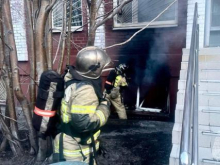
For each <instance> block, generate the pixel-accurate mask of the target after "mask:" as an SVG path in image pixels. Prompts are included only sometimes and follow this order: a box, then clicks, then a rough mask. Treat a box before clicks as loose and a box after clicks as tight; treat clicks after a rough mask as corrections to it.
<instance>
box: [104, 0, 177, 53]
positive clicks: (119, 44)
mask: <svg viewBox="0 0 220 165" xmlns="http://www.w3.org/2000/svg"><path fill="white" fill-rule="evenodd" d="M176 1H177V0H174V1H173V2H172V3H170V5H169V6H168V7H167V8H166V9H164V10H163V11H162V12H161V13H160V14H158V15H157V16H156V17H155V18H154V19H153V20H152V21H150V22H149V23H148V24H147V25H146V26H144V27H143V28H142V29H140V30H138V31H137V32H136V33H134V34H133V35H132V36H131V37H130V38H129V39H127V40H126V41H124V42H122V43H118V44H114V45H111V46H107V47H105V48H103V49H104V50H106V49H109V48H113V47H115V46H121V45H124V44H126V43H128V42H129V41H131V40H132V39H133V38H134V37H135V36H136V35H137V34H138V33H140V32H142V31H143V30H144V29H146V28H147V27H148V26H149V25H150V24H151V23H152V22H154V21H155V20H156V19H157V18H159V17H160V16H161V15H162V14H163V13H164V12H165V11H167V10H168V9H169V8H170V7H171V6H172V5H173V4H174V3H175V2H176Z"/></svg>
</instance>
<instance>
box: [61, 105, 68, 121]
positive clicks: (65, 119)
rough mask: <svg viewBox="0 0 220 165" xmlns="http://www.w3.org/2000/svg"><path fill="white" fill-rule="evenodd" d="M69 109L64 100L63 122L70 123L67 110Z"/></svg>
mask: <svg viewBox="0 0 220 165" xmlns="http://www.w3.org/2000/svg"><path fill="white" fill-rule="evenodd" d="M67 109H68V106H67V104H66V102H65V101H62V107H61V110H62V112H63V113H62V119H63V122H64V123H68V122H69V116H68V112H67Z"/></svg>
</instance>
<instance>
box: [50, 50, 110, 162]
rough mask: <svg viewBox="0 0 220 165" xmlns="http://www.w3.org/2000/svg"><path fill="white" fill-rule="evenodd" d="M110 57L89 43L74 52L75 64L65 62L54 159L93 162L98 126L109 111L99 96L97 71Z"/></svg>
mask: <svg viewBox="0 0 220 165" xmlns="http://www.w3.org/2000/svg"><path fill="white" fill-rule="evenodd" d="M110 61H111V60H110V58H109V56H108V55H107V54H106V53H105V52H104V51H103V50H101V49H99V48H97V47H94V46H90V47H86V48H84V49H82V50H81V51H80V52H79V53H78V54H77V57H76V67H73V66H68V70H67V73H66V74H65V76H64V80H65V94H64V98H63V99H62V104H61V110H60V116H61V120H62V124H61V133H59V134H58V135H57V136H56V137H55V140H54V154H53V155H54V158H55V159H57V158H58V160H59V161H76V162H77V161H78V162H84V163H88V164H96V163H95V160H94V159H93V158H94V157H95V154H96V151H97V150H98V148H99V141H98V140H97V138H98V137H99V135H100V130H99V129H100V127H102V126H103V125H104V124H105V123H106V121H107V119H108V117H109V114H110V110H109V104H108V101H107V100H105V99H103V97H102V87H101V84H102V82H101V78H100V75H101V73H102V72H103V71H104V68H106V67H107V66H108V65H109V64H110Z"/></svg>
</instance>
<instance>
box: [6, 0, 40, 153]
mask: <svg viewBox="0 0 220 165" xmlns="http://www.w3.org/2000/svg"><path fill="white" fill-rule="evenodd" d="M3 15H4V25H5V29H6V31H5V34H6V36H5V37H7V41H8V43H7V45H8V47H9V48H10V49H9V53H10V55H9V57H10V65H11V74H12V77H13V78H12V85H13V91H14V94H15V96H16V98H17V99H18V101H19V103H20V105H21V107H22V110H23V112H24V115H25V117H26V122H27V125H28V130H29V140H30V143H31V146H32V148H31V149H32V151H35V152H36V151H37V145H36V133H35V130H34V128H33V126H32V121H31V111H30V107H29V103H28V101H27V99H26V98H25V96H24V94H23V92H22V89H21V86H20V77H19V75H20V74H19V69H18V67H17V61H18V60H17V50H16V44H15V39H14V31H13V26H12V19H11V9H10V2H9V0H5V1H4V3H3Z"/></svg>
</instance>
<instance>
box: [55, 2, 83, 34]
mask: <svg viewBox="0 0 220 165" xmlns="http://www.w3.org/2000/svg"><path fill="white" fill-rule="evenodd" d="M70 1H71V3H72V16H71V17H72V19H71V30H75V29H77V28H79V27H81V26H82V3H81V0H67V1H65V0H59V1H58V2H57V3H56V4H55V6H54V7H53V19H52V21H53V22H52V24H53V29H54V31H57V30H60V29H61V28H62V22H63V3H67V4H66V6H67V12H66V21H67V26H68V20H69V15H70Z"/></svg>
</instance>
